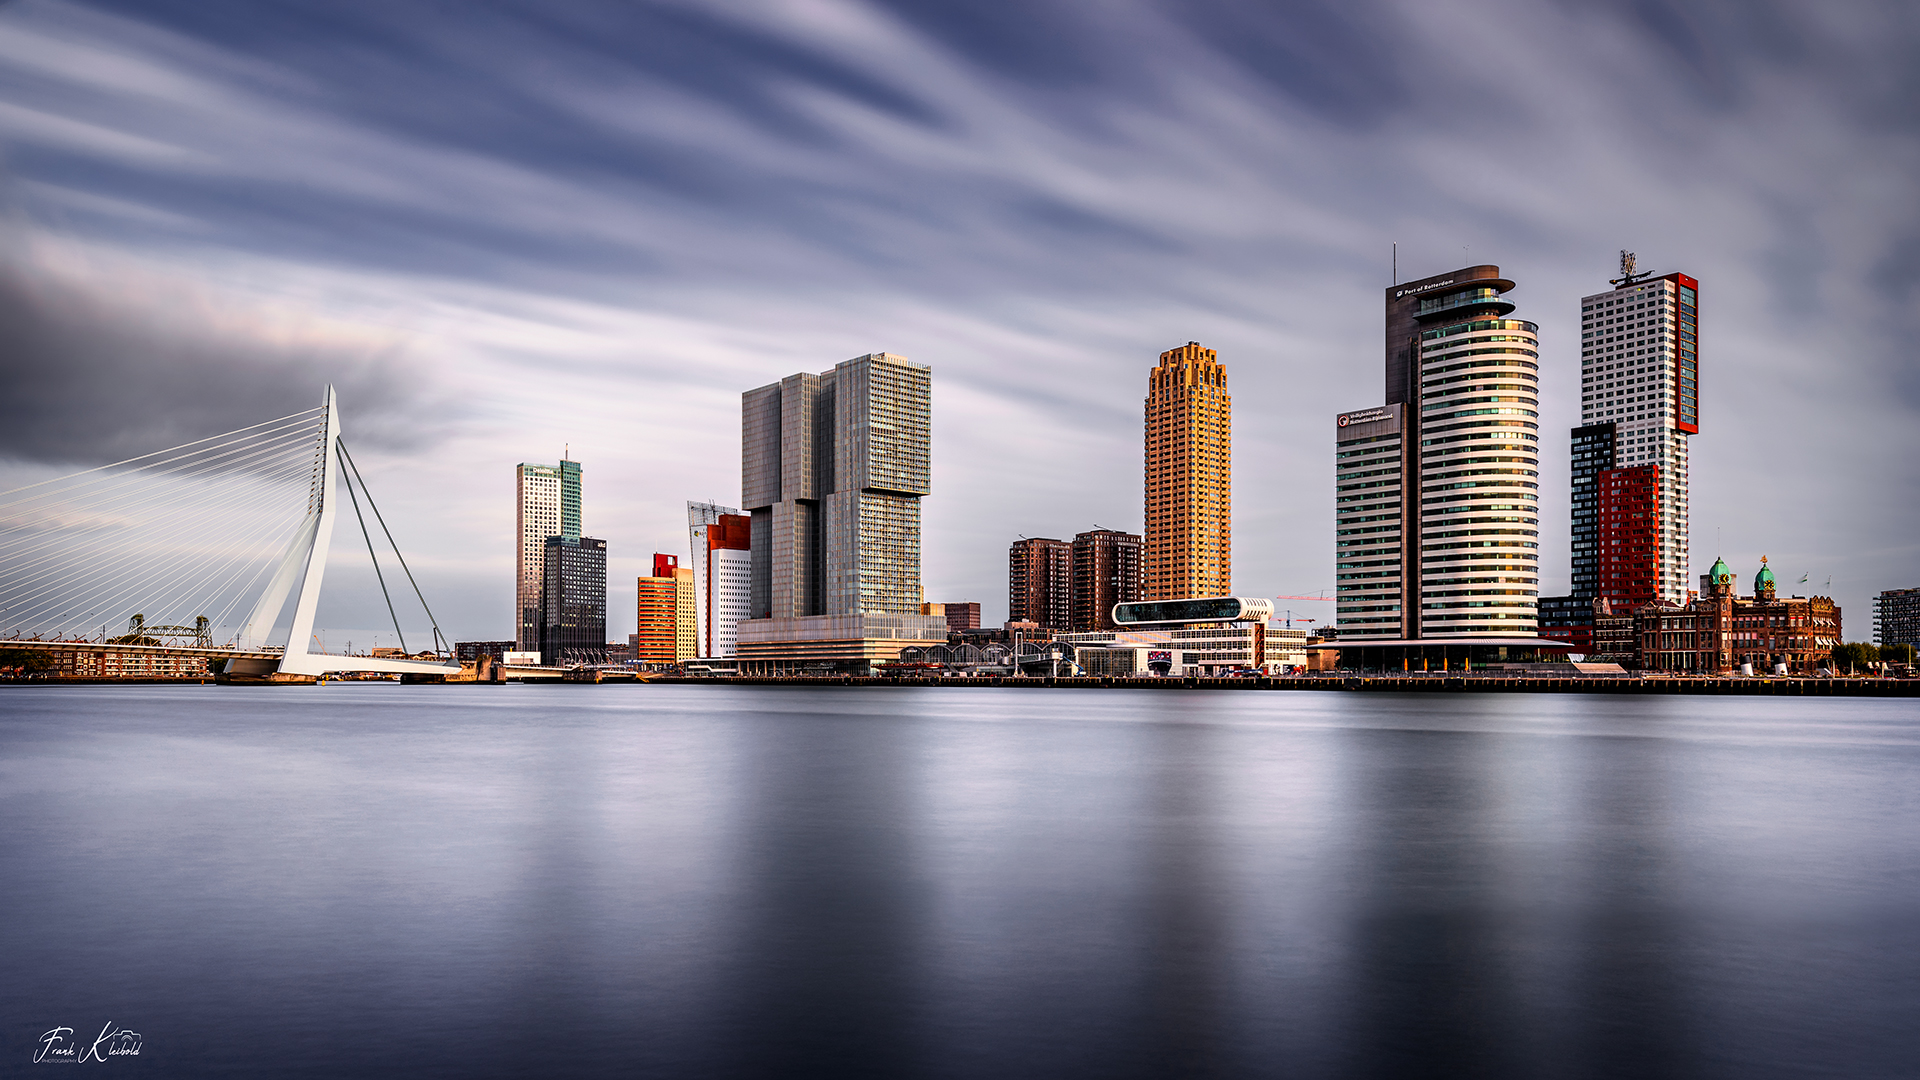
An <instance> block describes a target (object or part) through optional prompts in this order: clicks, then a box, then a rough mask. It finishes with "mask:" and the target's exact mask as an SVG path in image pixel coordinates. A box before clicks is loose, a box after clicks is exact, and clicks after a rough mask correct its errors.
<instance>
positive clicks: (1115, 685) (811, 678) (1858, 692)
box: [651, 673, 1920, 697]
mask: <svg viewBox="0 0 1920 1080" xmlns="http://www.w3.org/2000/svg"><path fill="white" fill-rule="evenodd" d="M651 681H653V682H656V683H724V684H726V685H729V686H743V685H745V686H751V685H765V686H925V687H933V686H940V687H955V688H967V689H972V688H992V687H1009V688H1011V687H1021V688H1058V689H1075V690H1100V689H1109V690H1371V691H1387V692H1399V693H1460V692H1473V693H1486V692H1502V693H1525V694H1533V693H1576V694H1593V693H1601V694H1665V695H1674V694H1714V695H1726V694H1752V695H1762V696H1768V697H1920V679H1858V678H1854V679H1848V678H1834V679H1797V678H1690V677H1684V676H1681V677H1667V676H1662V677H1653V678H1647V677H1640V676H1635V675H1631V674H1629V675H1587V676H1543V675H1503V674H1487V675H1430V674H1420V675H1362V674H1353V673H1327V674H1320V675H1289V676H1280V677H1268V676H1262V677H1259V678H1219V679H1209V678H1200V677H1197V676H1196V677H1187V678H1153V677H1135V676H1124V675H1107V676H1083V677H1077V678H1076V677H1068V676H1059V677H1051V678H1035V677H1014V676H998V675H996V676H988V677H972V678H938V679H936V678H899V677H892V676H870V677H862V676H854V675H785V676H778V677H759V676H731V677H720V678H714V677H686V676H661V677H656V678H654V679H653V680H651Z"/></svg>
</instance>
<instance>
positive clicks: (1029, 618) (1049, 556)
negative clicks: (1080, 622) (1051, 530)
mask: <svg viewBox="0 0 1920 1080" xmlns="http://www.w3.org/2000/svg"><path fill="white" fill-rule="evenodd" d="M1007 621H1008V622H1016V623H1032V624H1033V625H1034V626H1036V627H1040V628H1043V629H1047V630H1067V629H1071V628H1072V626H1073V545H1072V544H1070V543H1067V542H1066V541H1064V540H1055V539H1053V538H1051V537H1046V536H1032V537H1021V538H1020V539H1018V540H1015V541H1014V542H1013V544H1012V545H1011V546H1010V547H1009V548H1008V549H1007Z"/></svg>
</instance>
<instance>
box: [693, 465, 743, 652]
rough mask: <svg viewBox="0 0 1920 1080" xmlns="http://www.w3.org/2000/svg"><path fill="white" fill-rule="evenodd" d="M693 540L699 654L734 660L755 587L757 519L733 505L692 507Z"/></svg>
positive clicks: (708, 504) (702, 504)
mask: <svg viewBox="0 0 1920 1080" xmlns="http://www.w3.org/2000/svg"><path fill="white" fill-rule="evenodd" d="M687 531H688V533H689V535H690V536H691V538H692V546H693V551H692V553H691V554H692V560H691V561H692V569H693V590H694V607H695V613H694V621H695V623H696V625H697V627H698V630H697V643H696V644H695V646H694V648H695V649H696V650H697V651H696V655H698V656H702V657H710V658H719V657H728V656H732V655H734V639H735V636H736V635H737V633H738V629H739V625H740V620H742V619H745V618H748V617H750V615H751V612H750V611H749V610H748V602H749V600H750V599H751V592H752V584H753V555H752V547H753V527H752V519H750V518H749V517H748V516H747V515H745V514H742V513H741V512H740V511H738V510H735V509H734V508H732V507H730V506H719V505H716V504H714V503H695V502H690V503H688V504H687Z"/></svg>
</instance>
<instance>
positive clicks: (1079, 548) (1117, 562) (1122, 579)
mask: <svg viewBox="0 0 1920 1080" xmlns="http://www.w3.org/2000/svg"><path fill="white" fill-rule="evenodd" d="M1142 546H1143V545H1142V542H1141V539H1140V537H1139V535H1138V534H1135V533H1127V532H1120V531H1119V530H1117V529H1092V530H1089V531H1087V532H1083V533H1080V534H1078V535H1077V536H1075V537H1074V538H1073V619H1072V622H1073V630H1074V632H1075V633H1081V634H1085V633H1093V632H1095V631H1099V630H1112V629H1115V626H1114V622H1113V605H1115V604H1131V603H1133V602H1135V601H1137V600H1139V599H1140V598H1141V595H1140V594H1141V592H1142V590H1143V588H1144V584H1145V583H1144V581H1143V580H1142V577H1141V569H1142V568H1141V560H1140V549H1141V547H1142Z"/></svg>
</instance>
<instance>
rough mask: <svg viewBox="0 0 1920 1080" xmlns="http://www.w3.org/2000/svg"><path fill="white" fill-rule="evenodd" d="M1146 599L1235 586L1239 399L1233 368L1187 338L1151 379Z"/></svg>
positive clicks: (1218, 592) (1163, 357)
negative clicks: (1232, 386) (1233, 390)
mask: <svg viewBox="0 0 1920 1080" xmlns="http://www.w3.org/2000/svg"><path fill="white" fill-rule="evenodd" d="M1146 427H1147V432H1146V434H1147V440H1146V446H1147V550H1146V564H1147V566H1146V578H1147V588H1146V599H1148V600H1175V599H1181V598H1185V597H1194V596H1226V595H1229V594H1230V593H1231V592H1232V584H1231V582H1232V569H1233V524H1232V520H1233V515H1232V507H1233V499H1232V465H1233V462H1232V447H1233V403H1232V399H1231V398H1230V397H1228V396H1227V369H1226V368H1225V367H1223V366H1221V364H1220V362H1219V360H1218V359H1217V358H1216V356H1215V353H1214V351H1213V350H1212V349H1205V348H1201V346H1200V343H1199V342H1197V341H1189V342H1187V343H1186V344H1185V345H1183V346H1181V347H1180V348H1177V349H1170V350H1168V351H1166V352H1163V353H1161V354H1160V366H1159V367H1157V368H1154V369H1153V371H1152V372H1151V373H1150V374H1149V375H1148V377H1147V417H1146Z"/></svg>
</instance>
